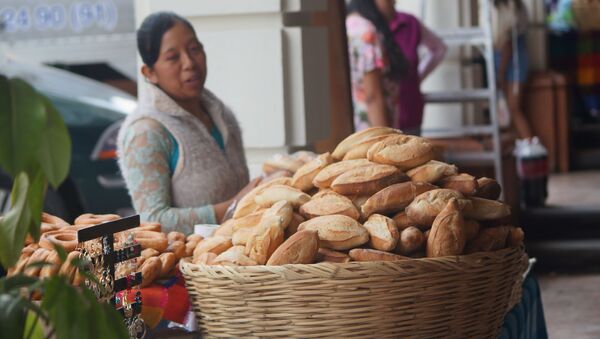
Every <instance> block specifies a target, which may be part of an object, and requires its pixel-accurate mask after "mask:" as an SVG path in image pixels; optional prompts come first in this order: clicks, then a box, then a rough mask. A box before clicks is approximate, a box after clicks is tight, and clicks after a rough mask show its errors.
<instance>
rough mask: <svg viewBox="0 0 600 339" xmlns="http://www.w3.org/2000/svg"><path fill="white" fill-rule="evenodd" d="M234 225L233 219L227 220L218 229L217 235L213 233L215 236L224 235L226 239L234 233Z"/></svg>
mask: <svg viewBox="0 0 600 339" xmlns="http://www.w3.org/2000/svg"><path fill="white" fill-rule="evenodd" d="M233 224H234V222H233V219H229V220H226V221H225V222H224V223H222V224H221V226H219V227H217V229H216V230H215V233H213V236H215V235H222V236H224V237H231V236H232V235H233V231H234V229H233Z"/></svg>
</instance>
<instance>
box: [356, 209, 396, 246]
mask: <svg viewBox="0 0 600 339" xmlns="http://www.w3.org/2000/svg"><path fill="white" fill-rule="evenodd" d="M364 227H365V228H366V229H367V231H368V232H369V245H370V246H371V247H373V248H374V249H376V250H380V251H388V252H389V251H391V250H393V249H394V248H396V245H397V244H398V239H399V238H400V233H399V232H398V228H397V227H396V223H395V222H394V220H392V219H390V218H388V217H386V216H383V215H381V214H373V215H371V216H370V217H369V219H368V220H367V221H366V222H365V223H364Z"/></svg>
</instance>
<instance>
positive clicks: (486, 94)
mask: <svg viewBox="0 0 600 339" xmlns="http://www.w3.org/2000/svg"><path fill="white" fill-rule="evenodd" d="M424 1H425V0H424ZM459 1H460V0H459ZM479 6H482V8H480V10H482V11H483V13H484V15H485V20H483V21H484V22H480V23H479V24H480V26H479V27H460V28H455V29H450V30H448V29H445V30H443V31H436V34H437V35H438V36H439V37H440V38H441V39H442V40H443V41H444V42H445V43H446V44H447V45H449V46H457V45H459V46H460V45H462V46H475V47H478V48H479V50H480V52H481V54H482V55H483V57H484V59H485V65H486V74H487V84H488V87H487V88H477V89H464V90H453V91H442V92H433V93H425V94H424V96H425V102H426V103H437V104H440V103H449V104H455V103H466V102H478V101H479V102H488V103H489V114H490V118H489V120H490V123H489V124H485V125H465V126H461V127H451V128H436V129H424V130H423V132H425V133H428V134H432V135H436V136H437V135H440V136H441V135H447V136H450V135H451V136H474V135H489V136H491V137H492V150H491V151H482V152H467V151H465V152H461V153H452V152H446V154H445V157H446V160H447V161H448V162H451V163H456V164H474V165H488V164H489V165H491V164H493V166H494V172H495V176H496V180H497V181H498V182H499V183H500V184H501V185H502V187H504V180H503V175H502V150H501V145H500V129H499V125H498V116H497V112H496V101H497V98H496V96H497V95H496V71H495V66H494V46H493V38H492V27H491V7H490V6H492V4H491V1H490V0H480V1H479ZM422 11H423V13H422V14H424V12H425V11H424V8H423V9H422ZM480 19H481V18H480Z"/></svg>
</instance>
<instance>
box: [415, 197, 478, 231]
mask: <svg viewBox="0 0 600 339" xmlns="http://www.w3.org/2000/svg"><path fill="white" fill-rule="evenodd" d="M452 198H455V199H457V202H458V205H459V208H461V209H462V208H464V207H466V206H468V205H470V204H471V202H470V201H469V200H467V199H464V196H463V195H462V193H460V192H458V191H455V190H449V189H445V188H439V189H434V190H431V191H427V192H425V193H422V194H420V195H418V196H417V197H416V198H415V200H413V202H411V203H410V205H408V207H406V214H407V215H408V217H409V218H410V219H411V220H414V221H415V222H416V223H417V224H418V225H420V226H429V225H431V224H433V220H435V217H436V216H437V215H438V214H439V213H440V212H441V211H442V210H443V209H444V208H445V207H446V205H447V204H448V201H450V199H452Z"/></svg>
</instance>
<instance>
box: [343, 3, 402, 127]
mask: <svg viewBox="0 0 600 339" xmlns="http://www.w3.org/2000/svg"><path fill="white" fill-rule="evenodd" d="M346 33H347V34H348V55H349V56H350V76H351V80H352V101H353V104H354V128H355V129H356V130H357V131H360V130H363V129H365V128H367V127H369V126H370V125H369V118H368V115H367V97H366V94H365V89H364V87H363V79H364V76H365V74H366V73H368V72H371V71H374V70H376V69H380V70H381V71H382V74H383V75H384V81H383V88H384V96H385V99H386V106H387V109H388V112H387V113H388V115H389V116H390V117H393V116H395V111H396V107H397V102H398V84H397V82H396V81H393V80H392V79H390V77H389V76H388V72H387V70H388V67H389V62H388V60H387V55H385V52H384V48H383V44H382V42H381V38H380V35H379V34H378V33H377V30H376V28H375V26H373V24H372V23H371V22H370V21H369V20H367V19H365V18H363V17H362V16H360V15H358V14H350V15H349V16H348V17H347V18H346ZM390 121H391V119H390Z"/></svg>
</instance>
